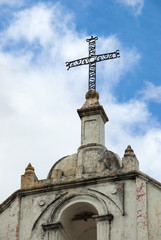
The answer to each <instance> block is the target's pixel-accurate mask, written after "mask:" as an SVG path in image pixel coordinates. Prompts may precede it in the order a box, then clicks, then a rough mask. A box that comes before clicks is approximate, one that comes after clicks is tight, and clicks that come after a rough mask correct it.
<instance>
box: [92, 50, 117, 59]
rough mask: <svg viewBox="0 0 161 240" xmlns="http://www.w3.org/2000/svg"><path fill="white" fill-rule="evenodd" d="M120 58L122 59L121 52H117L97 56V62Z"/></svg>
mask: <svg viewBox="0 0 161 240" xmlns="http://www.w3.org/2000/svg"><path fill="white" fill-rule="evenodd" d="M119 57H120V53H119V50H116V51H115V52H111V53H104V54H99V55H96V56H95V62H101V61H104V60H110V59H115V58H119Z"/></svg>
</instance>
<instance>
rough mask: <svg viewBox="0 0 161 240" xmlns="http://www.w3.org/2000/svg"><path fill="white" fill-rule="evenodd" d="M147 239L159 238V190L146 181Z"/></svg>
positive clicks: (160, 223) (160, 197)
mask: <svg viewBox="0 0 161 240" xmlns="http://www.w3.org/2000/svg"><path fill="white" fill-rule="evenodd" d="M147 192H148V199H147V200H148V201H147V204H148V232H149V239H148V240H160V239H161V190H160V191H159V190H158V188H157V187H155V186H154V185H152V184H150V183H148V184H147Z"/></svg>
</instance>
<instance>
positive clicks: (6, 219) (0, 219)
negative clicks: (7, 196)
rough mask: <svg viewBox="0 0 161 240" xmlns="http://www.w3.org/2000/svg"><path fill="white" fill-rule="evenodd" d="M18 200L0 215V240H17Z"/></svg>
mask: <svg viewBox="0 0 161 240" xmlns="http://www.w3.org/2000/svg"><path fill="white" fill-rule="evenodd" d="M19 214H20V198H19V197H17V198H16V199H15V200H14V201H13V202H12V203H11V205H10V206H9V207H8V208H7V209H6V210H5V211H3V212H2V213H1V214H0V240H18V239H19V238H18V237H19Z"/></svg>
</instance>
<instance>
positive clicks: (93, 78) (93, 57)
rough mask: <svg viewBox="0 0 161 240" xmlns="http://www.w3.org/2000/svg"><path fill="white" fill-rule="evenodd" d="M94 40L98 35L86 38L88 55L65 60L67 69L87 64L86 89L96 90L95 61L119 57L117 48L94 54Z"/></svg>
mask: <svg viewBox="0 0 161 240" xmlns="http://www.w3.org/2000/svg"><path fill="white" fill-rule="evenodd" d="M96 40H98V37H93V36H91V38H89V39H86V41H87V42H88V43H89V46H88V50H89V56H88V57H85V58H80V59H77V60H74V61H70V62H66V63H65V64H66V67H67V70H69V69H70V68H72V67H78V66H81V65H87V64H89V81H88V91H91V90H96V62H101V61H105V60H110V59H115V58H119V57H120V53H119V50H116V51H115V52H111V53H104V54H99V55H96Z"/></svg>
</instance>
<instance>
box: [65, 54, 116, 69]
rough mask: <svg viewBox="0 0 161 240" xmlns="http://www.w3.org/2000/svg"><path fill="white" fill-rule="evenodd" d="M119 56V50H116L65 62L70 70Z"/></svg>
mask: <svg viewBox="0 0 161 240" xmlns="http://www.w3.org/2000/svg"><path fill="white" fill-rule="evenodd" d="M119 57H120V53H119V50H116V51H115V52H111V53H104V54H99V55H93V56H90V57H85V58H80V59H77V60H74V61H71V62H66V63H65V64H66V67H67V70H69V69H70V68H72V67H78V66H81V65H87V64H90V63H95V62H101V61H104V60H110V59H115V58H119Z"/></svg>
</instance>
